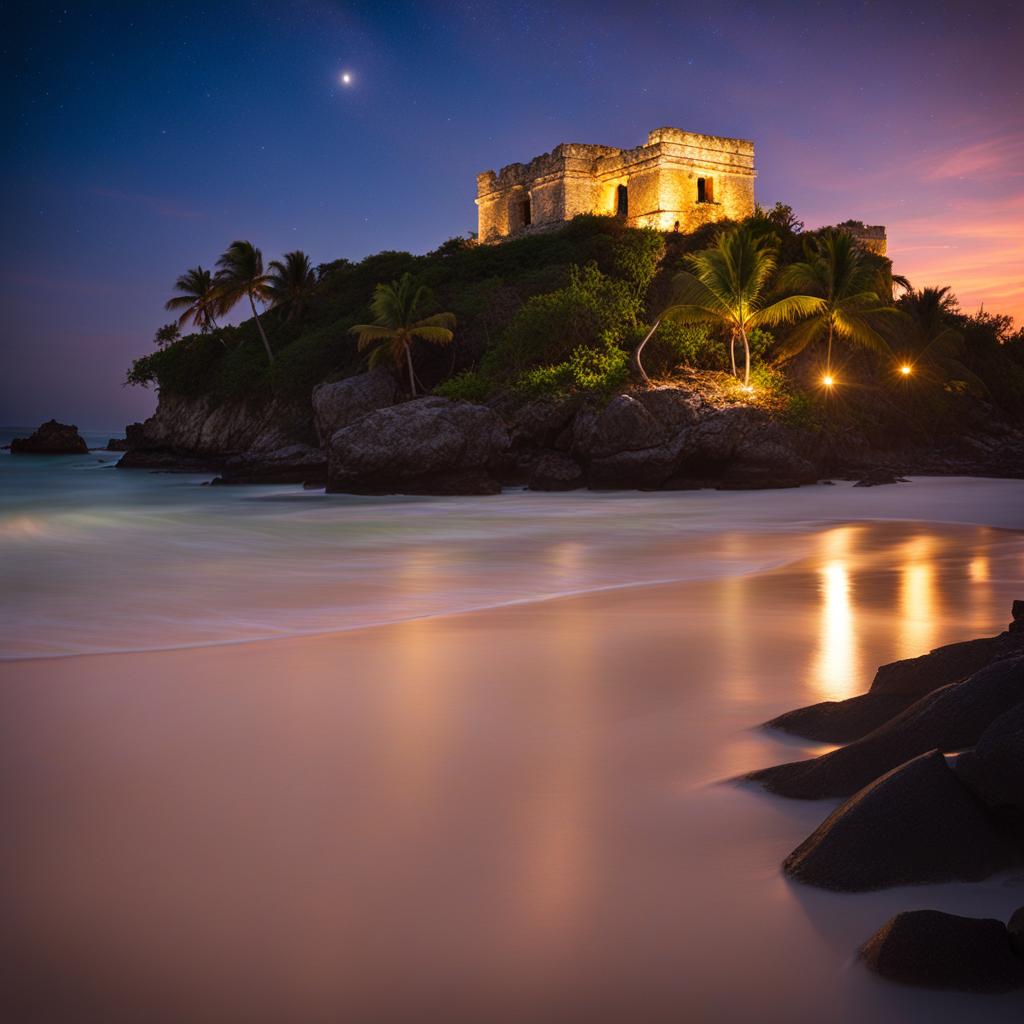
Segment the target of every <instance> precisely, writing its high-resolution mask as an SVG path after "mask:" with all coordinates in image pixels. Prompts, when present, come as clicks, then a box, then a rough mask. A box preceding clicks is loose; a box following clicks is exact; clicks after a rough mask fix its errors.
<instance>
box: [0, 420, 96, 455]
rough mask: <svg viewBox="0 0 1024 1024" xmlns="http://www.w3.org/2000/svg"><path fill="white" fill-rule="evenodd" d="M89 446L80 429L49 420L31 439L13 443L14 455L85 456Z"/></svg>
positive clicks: (17, 438)
mask: <svg viewBox="0 0 1024 1024" xmlns="http://www.w3.org/2000/svg"><path fill="white" fill-rule="evenodd" d="M88 451H89V446H88V445H87V444H86V443H85V441H84V440H82V435H81V434H79V433H78V427H74V426H71V425H70V424H67V423H58V422H57V421H56V420H47V421H46V422H45V423H44V424H42V426H40V427H39V429H38V430H36V431H35V432H34V433H33V434H32V435H31V436H29V437H16V438H15V439H14V440H13V441H11V454H12V455H85V454H86V453H87V452H88Z"/></svg>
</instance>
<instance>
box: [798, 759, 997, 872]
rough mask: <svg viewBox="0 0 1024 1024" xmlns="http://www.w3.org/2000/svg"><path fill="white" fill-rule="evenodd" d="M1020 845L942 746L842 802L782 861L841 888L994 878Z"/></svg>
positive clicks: (902, 766) (889, 773)
mask: <svg viewBox="0 0 1024 1024" xmlns="http://www.w3.org/2000/svg"><path fill="white" fill-rule="evenodd" d="M1013 861H1014V851H1013V850H1012V848H1011V847H1010V846H1009V845H1008V844H1007V843H1006V842H1005V841H1004V840H1003V838H1002V837H1001V836H1000V835H999V834H998V833H997V832H996V830H995V829H994V827H993V826H992V824H991V822H990V820H989V818H988V815H987V814H986V812H985V809H984V808H983V807H982V805H981V804H980V803H979V802H978V801H977V800H976V799H975V797H974V796H973V795H972V794H971V792H970V791H969V790H968V789H967V787H966V786H964V784H963V783H962V782H960V780H959V779H958V778H957V777H956V775H955V774H954V773H953V772H952V771H951V769H950V768H949V766H948V765H947V764H946V759H945V758H944V757H943V756H942V754H940V753H939V752H938V751H937V750H932V751H930V752H929V753H927V754H922V755H921V756H920V757H916V758H914V759H913V760H912V761H909V762H908V763H907V764H904V765H901V766H900V767H898V768H896V769H894V770H893V771H891V772H888V773H887V774H886V775H883V776H882V777H881V778H879V779H876V780H875V781H874V782H872V783H871V784H870V785H868V786H866V787H865V788H864V789H862V790H861V791H860V792H859V793H857V794H856V795H854V796H853V797H851V798H850V799H849V800H847V801H846V802H845V803H844V804H842V805H841V806H840V807H838V808H836V810H835V811H833V812H832V814H830V815H829V816H828V818H826V819H825V821H824V822H823V823H822V824H821V825H820V826H819V827H818V828H817V829H816V830H815V831H814V832H813V833H812V834H811V835H810V836H809V837H808V838H807V839H805V840H804V841H803V842H802V843H801V844H800V845H799V846H798V847H797V848H796V849H795V850H794V851H793V852H792V853H791V854H790V855H789V856H788V857H787V858H786V859H785V861H784V862H783V869H784V870H785V872H786V874H787V875H789V876H790V877H791V878H794V879H796V880H797V881H800V882H805V883H807V884H808V885H816V886H819V887H820V888H823V889H834V890H839V891H842V892H860V891H864V890H868V889H884V888H886V887H888V886H893V885H919V884H922V883H925V882H947V881H954V880H958V881H974V880H977V879H981V878H987V877H988V876H989V875H991V874H993V873H994V872H995V871H999V870H1001V869H1002V868H1004V867H1006V866H1008V865H1009V864H1011V863H1013Z"/></svg>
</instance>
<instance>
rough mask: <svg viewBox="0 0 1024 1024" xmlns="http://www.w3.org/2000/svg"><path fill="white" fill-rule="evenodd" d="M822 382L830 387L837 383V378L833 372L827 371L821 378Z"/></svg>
mask: <svg viewBox="0 0 1024 1024" xmlns="http://www.w3.org/2000/svg"><path fill="white" fill-rule="evenodd" d="M821 383H822V384H824V385H825V387H827V388H830V387H832V385H833V384H835V379H834V378H833V376H832V374H831V373H826V374H825V376H824V377H822V378H821Z"/></svg>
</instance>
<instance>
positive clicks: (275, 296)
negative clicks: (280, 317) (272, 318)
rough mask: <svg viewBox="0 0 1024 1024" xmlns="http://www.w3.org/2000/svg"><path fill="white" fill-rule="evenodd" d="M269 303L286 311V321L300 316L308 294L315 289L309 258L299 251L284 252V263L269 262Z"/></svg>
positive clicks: (313, 273) (314, 279) (314, 274)
mask: <svg viewBox="0 0 1024 1024" xmlns="http://www.w3.org/2000/svg"><path fill="white" fill-rule="evenodd" d="M269 278H270V282H269V284H268V290H269V292H270V302H271V305H272V306H273V307H274V308H275V309H281V310H286V311H287V314H286V316H285V319H286V320H294V319H295V318H296V317H300V316H302V311H303V309H305V306H306V302H307V301H308V300H309V296H310V293H311V292H312V291H313V289H314V288H315V287H316V273H315V271H314V270H313V267H312V264H311V263H310V262H309V257H308V256H307V255H306V254H305V253H304V252H302V251H301V250H299V249H296V250H295V252H286V253H285V254H284V262H283V263H282V262H281V260H271V261H270V274H269Z"/></svg>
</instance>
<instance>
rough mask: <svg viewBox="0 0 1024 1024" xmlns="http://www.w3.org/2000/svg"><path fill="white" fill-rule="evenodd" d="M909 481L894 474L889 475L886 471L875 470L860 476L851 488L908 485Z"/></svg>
mask: <svg viewBox="0 0 1024 1024" xmlns="http://www.w3.org/2000/svg"><path fill="white" fill-rule="evenodd" d="M909 483H910V481H909V480H906V479H904V478H903V477H901V476H899V475H898V474H896V473H890V472H889V471H888V470H886V469H877V470H874V471H873V472H870V473H866V474H865V475H864V476H862V477H861V478H860V479H859V480H858V481H857V482H856V483H855V484H854V485H853V486H854V487H882V486H883V485H885V484H909Z"/></svg>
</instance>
